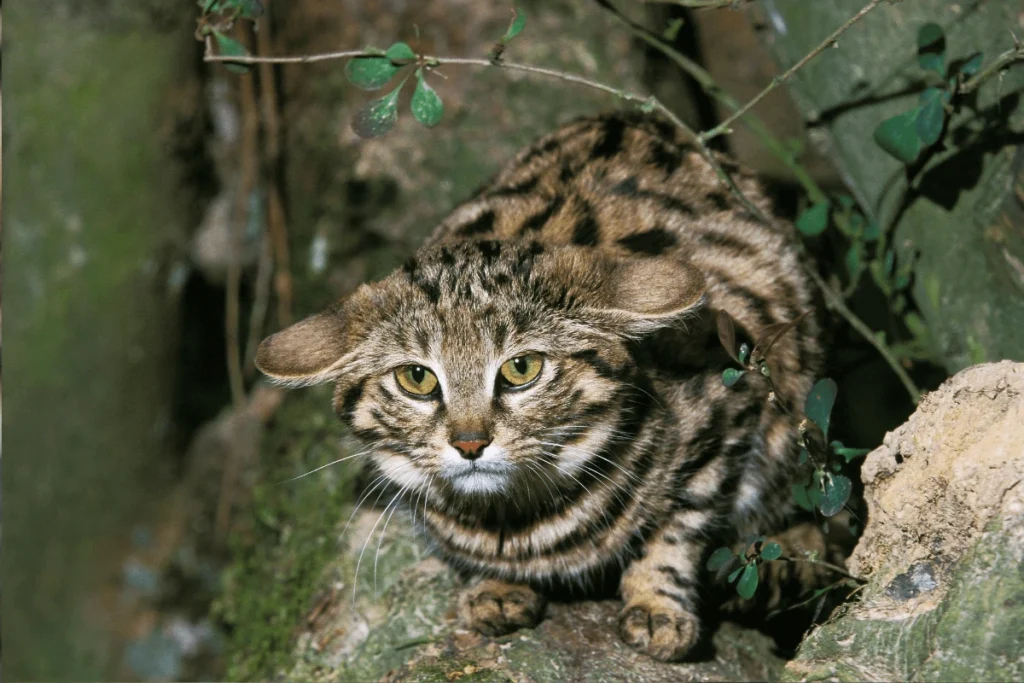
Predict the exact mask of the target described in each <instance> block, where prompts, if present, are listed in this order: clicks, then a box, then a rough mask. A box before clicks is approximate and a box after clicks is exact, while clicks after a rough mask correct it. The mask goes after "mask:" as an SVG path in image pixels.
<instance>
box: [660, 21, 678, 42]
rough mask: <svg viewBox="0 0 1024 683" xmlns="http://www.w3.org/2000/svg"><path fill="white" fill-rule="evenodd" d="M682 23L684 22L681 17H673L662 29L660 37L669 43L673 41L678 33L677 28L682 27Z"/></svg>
mask: <svg viewBox="0 0 1024 683" xmlns="http://www.w3.org/2000/svg"><path fill="white" fill-rule="evenodd" d="M683 23H684V22H683V19H682V18H676V19H673V20H672V21H670V22H669V24H668V28H666V29H665V30H664V31H662V33H661V37H662V38H664V39H665V40H667V41H668V42H670V43H671V42H674V41H675V39H676V36H678V35H679V29H681V28H682V27H683Z"/></svg>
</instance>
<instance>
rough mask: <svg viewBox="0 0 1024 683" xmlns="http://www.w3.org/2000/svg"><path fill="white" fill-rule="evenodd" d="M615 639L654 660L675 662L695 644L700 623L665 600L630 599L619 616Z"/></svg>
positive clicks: (670, 601) (653, 597) (694, 617)
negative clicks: (617, 631)
mask: <svg viewBox="0 0 1024 683" xmlns="http://www.w3.org/2000/svg"><path fill="white" fill-rule="evenodd" d="M619 636H620V637H621V638H622V640H623V641H624V642H625V643H626V644H627V645H629V646H630V647H632V648H633V649H635V650H639V651H640V652H643V653H645V654H647V655H650V656H651V657H653V658H654V659H657V660H660V661H663V662H675V661H678V660H680V659H682V658H684V657H685V656H686V655H687V654H688V653H689V652H690V650H692V649H693V647H694V646H695V645H696V644H697V640H698V639H699V638H700V621H699V620H698V619H697V615H695V614H693V613H692V612H688V611H686V610H684V609H682V608H681V607H680V606H679V605H677V604H676V603H675V602H673V601H672V600H669V599H668V598H664V597H661V596H651V597H649V598H646V599H634V600H631V601H630V602H628V603H626V606H625V607H623V608H622V612H620V613H619Z"/></svg>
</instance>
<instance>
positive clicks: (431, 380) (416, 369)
mask: <svg viewBox="0 0 1024 683" xmlns="http://www.w3.org/2000/svg"><path fill="white" fill-rule="evenodd" d="M395 380H396V381H397V382H398V386H400V387H402V388H403V389H405V390H406V391H408V392H409V393H410V394H415V395H416V396H428V395H430V394H432V393H434V389H436V388H437V375H435V374H434V373H432V372H431V371H430V370H428V369H427V368H425V367H423V366H422V365H403V366H402V367H400V368H398V369H397V370H395Z"/></svg>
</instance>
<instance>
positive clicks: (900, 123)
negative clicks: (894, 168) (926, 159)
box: [874, 109, 921, 164]
mask: <svg viewBox="0 0 1024 683" xmlns="http://www.w3.org/2000/svg"><path fill="white" fill-rule="evenodd" d="M874 139H875V142H876V143H877V144H878V146H879V147H881V148H882V149H884V150H885V151H886V152H888V153H889V154H891V155H892V156H894V157H896V158H897V159H899V160H900V161H902V162H903V163H905V164H910V163H913V162H914V160H915V159H917V155H918V154H920V153H921V138H919V137H918V136H917V109H911V110H910V111H907V112H903V113H902V114H898V115H896V116H892V117H890V118H887V119H886V120H885V121H882V123H880V124H879V125H878V127H877V128H875V133H874Z"/></svg>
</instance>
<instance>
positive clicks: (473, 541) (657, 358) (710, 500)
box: [258, 115, 821, 660]
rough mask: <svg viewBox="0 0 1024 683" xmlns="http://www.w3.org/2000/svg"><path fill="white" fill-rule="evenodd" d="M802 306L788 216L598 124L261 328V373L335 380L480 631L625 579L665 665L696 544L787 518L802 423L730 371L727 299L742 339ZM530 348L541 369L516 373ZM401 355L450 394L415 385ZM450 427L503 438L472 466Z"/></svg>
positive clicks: (796, 350) (627, 597)
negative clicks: (782, 220) (373, 265)
mask: <svg viewBox="0 0 1024 683" xmlns="http://www.w3.org/2000/svg"><path fill="white" fill-rule="evenodd" d="M736 177H737V179H738V182H739V184H740V187H741V188H742V189H743V191H744V192H745V193H746V195H747V196H748V197H750V198H751V199H752V200H753V201H754V202H755V203H756V204H757V205H758V206H759V208H761V209H762V210H764V211H766V212H767V211H768V210H769V206H768V202H767V201H766V200H765V198H764V196H763V194H762V193H761V191H760V189H759V187H758V185H757V184H756V182H755V181H753V180H752V179H750V178H748V177H745V176H743V175H742V174H739V173H737V174H736ZM810 301H811V295H810V290H809V287H808V283H807V281H806V279H805V277H804V275H803V271H802V270H801V267H800V265H799V263H798V256H797V251H796V249H795V246H794V243H793V241H792V236H791V232H790V230H789V228H788V227H768V226H765V225H763V224H761V223H759V222H757V221H756V220H755V219H754V218H752V217H750V216H748V215H747V214H746V213H745V212H744V210H743V209H742V207H740V206H739V205H738V204H737V203H736V202H735V201H734V200H733V199H732V198H731V196H730V195H729V194H728V192H727V190H726V189H725V188H724V187H723V185H722V184H721V183H720V182H719V181H718V179H717V178H716V177H715V174H714V172H713V170H712V169H711V168H710V166H709V165H708V164H707V162H706V161H705V160H704V159H703V158H702V157H701V156H700V155H699V154H697V153H696V152H695V151H693V150H692V149H691V148H689V147H687V146H686V145H684V144H682V143H681V142H680V141H679V140H678V139H677V137H676V133H675V130H674V129H673V128H672V127H671V126H668V125H665V124H662V123H661V122H659V121H657V120H652V119H647V118H642V117H629V116H621V115H608V116H603V117H599V118H595V119H588V120H583V121H578V122H576V123H573V124H570V125H568V126H566V127H565V128H563V129H561V130H559V131H558V132H556V133H554V134H553V135H550V136H548V137H546V138H543V139H542V140H540V141H539V142H537V143H536V144H534V145H533V146H532V147H530V148H528V149H526V150H525V151H523V152H522V153H520V154H519V155H518V156H517V157H516V158H515V159H514V160H513V161H512V162H511V164H510V165H509V166H508V167H507V168H506V170H504V171H503V172H502V173H500V174H499V175H498V176H497V177H496V178H495V179H494V180H493V181H492V182H491V183H490V184H489V185H487V186H486V187H484V188H483V189H482V190H481V191H480V192H479V193H478V194H477V195H476V196H475V197H474V198H472V199H471V200H469V201H468V202H466V203H465V204H463V205H462V206H460V207H458V208H457V209H455V211H453V212H452V213H451V215H449V216H448V217H447V218H446V219H445V220H444V222H443V223H442V224H441V225H440V226H439V228H438V229H437V231H436V232H435V233H434V235H433V237H432V238H431V239H430V240H429V242H428V244H427V245H426V246H424V247H423V248H422V249H420V250H419V251H418V252H417V253H416V255H415V257H413V258H412V259H410V260H409V262H408V263H407V264H406V266H405V267H404V268H403V269H401V270H398V271H396V272H395V273H393V274H392V275H391V276H389V277H388V278H386V279H385V280H383V281H381V282H378V283H374V284H369V285H364V286H363V287H362V288H360V289H359V290H358V291H357V292H355V293H354V294H353V295H352V296H350V297H349V298H348V299H346V300H344V301H342V302H340V303H339V304H337V305H336V306H335V307H334V308H332V309H330V310H328V311H326V312H324V313H322V314H320V315H318V316H314V317H313V318H310V319H308V320H306V321H304V322H302V323H299V324H298V325H296V326H293V327H292V328H289V329H288V330H286V331H284V332H281V333H279V334H277V335H274V336H273V337H271V338H269V339H268V340H267V341H265V342H264V344H263V346H262V347H261V350H260V354H259V359H258V363H259V365H260V367H261V368H262V369H263V370H264V371H265V372H267V373H268V374H269V375H271V376H273V377H276V378H278V379H281V380H284V381H291V382H296V383H310V382H319V381H327V380H331V381H335V382H336V383H337V390H336V393H335V407H336V409H337V412H338V413H339V415H340V416H341V417H342V419H344V420H345V421H346V422H348V423H349V424H350V425H351V426H352V427H353V429H354V431H355V433H356V434H358V435H359V436H361V437H362V438H363V439H365V440H366V442H367V443H368V445H369V446H371V447H372V448H373V449H374V452H373V454H372V456H371V458H372V461H373V463H374V466H375V467H376V468H378V469H379V471H380V472H381V473H383V474H384V475H386V477H387V478H388V479H389V480H390V481H392V482H393V483H394V484H395V485H396V486H397V487H399V488H400V489H401V490H402V491H404V492H405V494H406V495H407V496H408V497H409V498H410V499H411V498H414V497H415V498H417V499H418V500H419V501H420V502H419V507H420V508H421V509H420V513H422V514H421V515H420V516H421V518H422V522H423V525H424V527H425V528H426V530H427V532H428V533H429V537H430V538H431V540H432V542H433V543H434V545H435V547H436V550H437V552H439V553H440V554H441V556H442V557H444V558H445V559H446V560H447V561H448V562H449V563H450V564H451V565H453V566H454V567H456V568H458V569H459V570H461V571H463V572H464V573H468V574H470V575H473V576H477V577H483V578H485V579H487V580H484V581H482V582H480V583H478V584H477V585H475V586H473V587H472V588H471V589H470V590H469V591H468V592H467V594H466V596H465V597H464V599H463V600H462V603H461V610H460V611H461V614H462V615H463V618H464V619H465V620H466V621H467V622H468V623H469V624H470V625H471V626H474V627H476V628H478V629H480V630H482V631H484V632H487V633H501V632H506V631H509V630H513V629H515V628H518V627H519V626H523V625H529V624H532V623H535V622H536V620H537V619H539V618H540V616H541V612H542V610H543V594H544V593H546V592H549V591H552V590H556V587H558V586H566V585H573V584H575V585H578V586H587V585H591V584H594V583H597V582H600V581H601V580H603V579H607V577H608V576H619V577H621V581H620V584H619V589H620V593H621V596H622V599H623V601H624V608H623V611H622V618H621V621H620V631H621V633H622V636H623V638H624V639H625V640H626V641H627V642H629V643H630V644H631V645H633V646H635V647H637V648H638V649H641V650H643V651H646V652H648V653H649V654H651V655H652V656H655V657H658V658H660V659H669V660H671V659H678V658H680V657H682V656H685V654H686V653H687V652H688V651H689V650H690V649H691V648H692V647H693V645H694V644H695V643H696V641H697V638H698V635H699V632H700V624H699V618H698V607H699V605H698V600H699V590H698V588H699V583H700V574H701V572H700V567H701V565H702V558H703V557H704V556H705V554H706V553H705V551H706V550H707V549H708V548H709V547H710V548H714V547H717V546H720V545H725V544H729V543H732V542H734V541H735V539H736V538H738V537H740V536H743V535H746V534H748V533H752V532H759V533H771V532H774V531H778V530H781V529H782V528H783V527H784V526H785V525H786V523H787V520H788V519H789V517H790V511H791V504H790V486H789V484H790V480H791V477H792V475H793V471H794V468H795V464H796V456H795V438H796V433H797V432H796V425H795V423H794V420H793V418H792V417H789V416H787V415H786V414H784V413H783V412H782V411H780V410H778V409H777V408H776V407H773V406H771V405H769V404H768V402H767V401H766V399H765V397H766V393H767V389H766V387H765V385H764V383H763V382H760V381H758V380H759V378H757V377H750V378H747V379H744V380H743V381H741V382H740V383H739V384H738V385H737V386H735V387H733V388H731V389H727V388H726V387H724V386H723V385H722V381H721V373H722V370H723V369H724V368H725V367H728V365H729V363H730V361H729V359H728V357H727V356H726V354H725V353H724V351H723V350H722V348H721V345H720V344H719V342H718V340H717V337H716V334H715V324H714V314H715V311H717V310H724V311H727V312H728V313H729V314H730V315H731V316H732V318H733V319H734V320H735V321H736V324H737V328H738V330H739V334H740V336H741V337H743V338H745V339H747V340H750V341H752V340H756V339H757V338H758V337H759V336H760V334H761V332H762V331H763V330H764V329H765V328H766V327H767V326H769V325H772V324H774V323H780V322H785V321H791V320H795V319H796V318H797V317H799V316H800V315H801V314H802V313H804V312H806V311H808V310H809V308H810ZM817 335H818V329H817V323H816V322H815V319H814V317H813V316H807V317H805V318H804V319H803V320H802V321H801V322H800V324H799V325H798V326H797V327H796V329H795V330H793V331H792V332H791V333H789V334H787V335H786V336H784V337H782V338H781V339H780V340H779V341H778V343H777V344H776V345H775V347H774V348H773V350H772V363H773V370H774V373H775V374H774V375H773V379H774V381H775V383H776V387H777V390H778V394H779V398H780V399H781V400H782V401H783V402H784V403H786V404H789V405H801V404H802V402H803V398H804V396H805V395H806V393H807V391H808V390H809V388H810V386H811V382H812V379H813V377H814V376H815V373H816V372H817V371H818V370H819V368H820V356H821V352H820V348H819V345H818V341H817ZM526 352H532V353H540V354H542V355H543V356H544V358H545V364H544V368H543V370H542V373H541V376H540V377H539V378H538V380H537V381H536V382H535V383H534V384H533V385H531V386H529V387H527V388H526V389H522V390H515V391H512V390H505V389H502V388H501V387H500V385H499V384H498V383H497V382H496V378H497V376H498V372H499V367H500V366H501V364H502V363H503V362H505V361H506V360H508V359H510V358H513V357H516V356H520V355H522V354H524V353H526ZM408 364H416V365H422V366H424V367H427V368H430V369H431V370H433V371H434V373H436V375H437V377H438V380H439V385H440V394H439V395H438V396H436V397H433V398H427V399H424V398H416V397H412V396H409V395H407V394H406V393H405V392H403V390H402V389H400V387H399V386H398V385H397V383H396V381H395V379H394V376H393V370H394V369H395V368H396V367H399V366H402V365H408ZM459 433H474V434H485V435H486V437H487V439H488V440H489V441H490V445H489V446H488V447H487V448H486V449H484V451H483V456H482V457H480V458H479V459H478V460H475V461H473V462H469V461H467V460H465V459H464V458H460V456H459V453H458V451H456V450H455V449H454V448H452V446H451V445H449V442H450V440H451V439H452V438H453V435H454V434H459Z"/></svg>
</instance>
